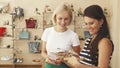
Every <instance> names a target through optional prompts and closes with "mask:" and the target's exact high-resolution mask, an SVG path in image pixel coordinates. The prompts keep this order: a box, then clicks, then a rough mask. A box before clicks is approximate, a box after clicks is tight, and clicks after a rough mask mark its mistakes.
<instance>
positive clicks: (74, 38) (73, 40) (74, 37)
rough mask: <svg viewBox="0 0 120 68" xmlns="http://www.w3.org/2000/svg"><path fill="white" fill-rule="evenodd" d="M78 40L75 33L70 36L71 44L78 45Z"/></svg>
mask: <svg viewBox="0 0 120 68" xmlns="http://www.w3.org/2000/svg"><path fill="white" fill-rule="evenodd" d="M79 45H80V41H79V37H78V35H77V34H76V33H75V34H74V36H73V37H72V46H79Z"/></svg>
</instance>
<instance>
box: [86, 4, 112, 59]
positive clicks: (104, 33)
mask: <svg viewBox="0 0 120 68" xmlns="http://www.w3.org/2000/svg"><path fill="white" fill-rule="evenodd" d="M84 16H87V17H91V18H94V19H97V20H101V19H103V24H102V26H101V27H100V30H99V32H98V35H97V37H96V38H95V39H94V40H93V42H91V44H90V45H89V48H90V50H91V52H90V53H91V56H92V57H94V55H95V53H94V52H97V50H98V43H99V41H100V40H101V39H102V38H103V37H107V38H109V39H110V33H109V29H108V23H107V20H106V17H105V15H104V13H103V10H102V8H101V7H100V6H98V5H91V6H89V7H87V8H86V9H85V10H84Z"/></svg>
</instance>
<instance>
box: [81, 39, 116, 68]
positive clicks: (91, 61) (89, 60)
mask: <svg viewBox="0 0 120 68" xmlns="http://www.w3.org/2000/svg"><path fill="white" fill-rule="evenodd" d="M91 40H92V38H88V39H87V40H86V42H85V45H84V48H83V49H82V51H81V52H80V58H82V59H83V60H81V61H80V63H82V64H86V65H94V66H97V65H98V50H97V51H96V52H95V54H94V56H95V57H91V55H90V49H88V46H89V44H90V42H91ZM113 49H114V48H113ZM111 56H112V54H111ZM110 59H111V57H110Z"/></svg>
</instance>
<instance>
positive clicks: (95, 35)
mask: <svg viewBox="0 0 120 68" xmlns="http://www.w3.org/2000/svg"><path fill="white" fill-rule="evenodd" d="M84 21H85V24H86V28H87V29H88V31H89V33H90V34H91V37H90V38H88V39H86V42H85V45H84V48H83V49H82V50H81V52H80V58H82V60H80V61H78V60H77V58H76V57H74V56H72V57H69V58H64V60H67V63H69V64H71V65H72V66H73V67H74V68H109V64H110V59H111V57H112V53H113V49H114V48H113V43H112V41H111V39H110V33H109V29H108V25H107V21H106V18H105V15H104V13H103V10H102V8H101V7H100V6H98V5H91V6H89V7H87V8H86V9H85V10H84ZM73 60H74V62H73Z"/></svg>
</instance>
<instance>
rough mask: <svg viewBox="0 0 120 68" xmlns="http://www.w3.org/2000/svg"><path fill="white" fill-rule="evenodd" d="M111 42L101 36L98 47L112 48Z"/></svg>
mask: <svg viewBox="0 0 120 68" xmlns="http://www.w3.org/2000/svg"><path fill="white" fill-rule="evenodd" d="M112 45H113V44H112V42H111V40H110V39H109V38H102V39H101V40H100V41H99V47H100V48H112Z"/></svg>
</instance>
